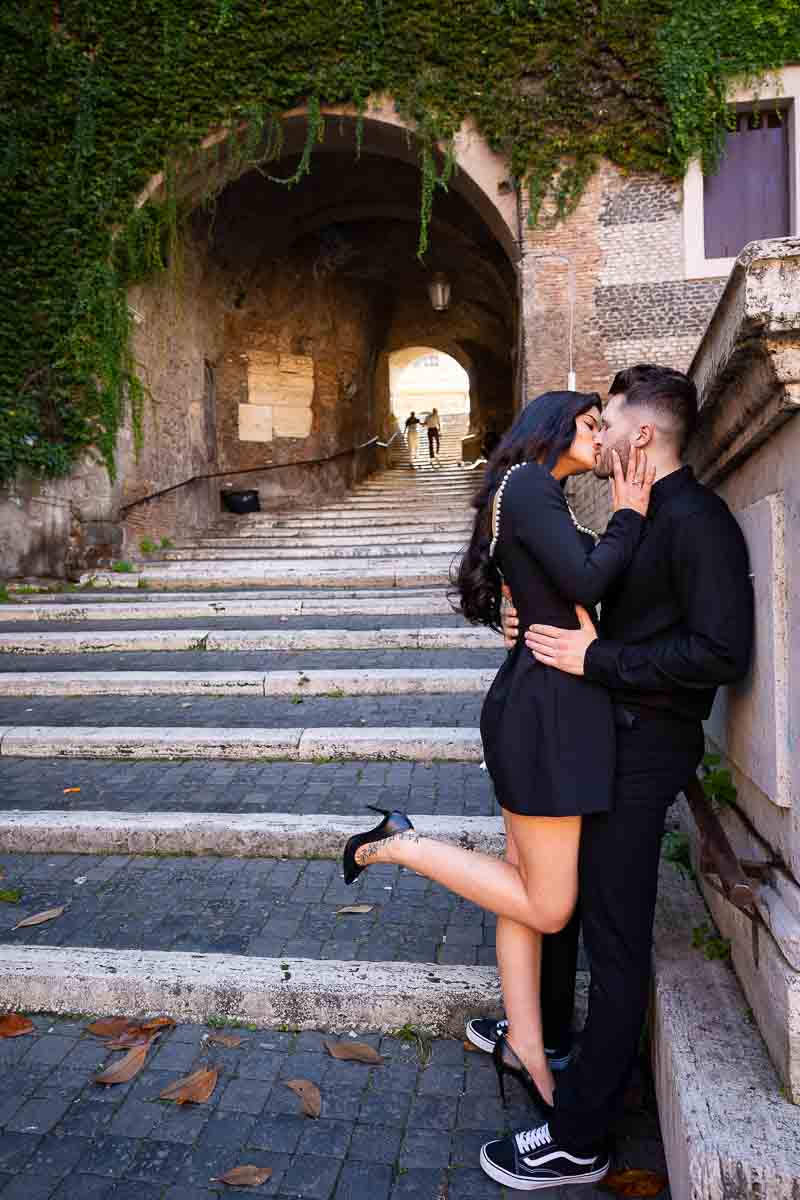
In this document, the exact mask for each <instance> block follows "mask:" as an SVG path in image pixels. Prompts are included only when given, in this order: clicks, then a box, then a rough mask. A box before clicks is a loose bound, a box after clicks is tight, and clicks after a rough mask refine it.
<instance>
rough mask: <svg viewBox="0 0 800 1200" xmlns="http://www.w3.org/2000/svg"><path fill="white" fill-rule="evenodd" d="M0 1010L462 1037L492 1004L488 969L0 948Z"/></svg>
mask: <svg viewBox="0 0 800 1200" xmlns="http://www.w3.org/2000/svg"><path fill="white" fill-rule="evenodd" d="M0 1007H2V1008H3V1009H18V1010H23V1011H26V1012H38V1011H47V1012H54V1013H68V1012H84V1011H86V1010H87V1008H89V1009H91V1012H92V1013H93V1014H95V1015H98V1016H118V1015H120V1014H124V1015H126V1016H132V1017H134V1016H135V1017H143V1016H150V1015H153V1014H155V1013H159V1014H160V1013H169V1014H170V1016H172V1017H174V1018H175V1019H176V1020H178V1021H207V1020H208V1019H209V1017H224V1018H225V1019H227V1020H230V1021H246V1022H248V1023H253V1024H255V1025H259V1026H266V1027H274V1026H277V1025H288V1026H290V1027H291V1028H292V1029H319V1030H323V1031H328V1030H342V1029H361V1030H363V1031H364V1032H385V1031H389V1030H394V1029H400V1028H402V1027H403V1026H404V1025H413V1026H414V1027H415V1028H417V1029H420V1030H423V1031H425V1032H427V1033H431V1034H437V1035H442V1034H454V1035H456V1036H463V1030H464V1022H465V1020H466V1019H467V1017H468V1016H475V1015H480V1014H485V1015H488V1014H490V1013H496V1012H498V1011H499V1010H500V1008H501V1000H500V986H499V982H498V979H497V973H496V971H495V970H494V968H491V967H475V966H466V967H459V966H440V965H438V964H436V963H393V962H387V963H382V962H377V963H367V962H346V961H341V962H340V961H336V960H333V959H331V960H322V961H317V960H315V959H288V960H286V959H283V960H280V959H277V958H255V957H249V956H248V957H244V956H238V955H233V954H191V953H177V952H164V951H158V950H148V951H145V950H97V949H91V948H82V947H79V948H75V949H68V948H64V947H53V946H41V947H40V946H27V945H21V946H4V947H3V954H2V958H1V959H0Z"/></svg>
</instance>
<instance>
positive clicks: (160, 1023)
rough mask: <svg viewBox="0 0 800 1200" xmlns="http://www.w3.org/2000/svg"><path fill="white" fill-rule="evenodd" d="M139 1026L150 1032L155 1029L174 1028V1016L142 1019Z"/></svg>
mask: <svg viewBox="0 0 800 1200" xmlns="http://www.w3.org/2000/svg"><path fill="white" fill-rule="evenodd" d="M139 1028H140V1029H144V1031H145V1032H146V1033H150V1031H151V1030H153V1029H174V1028H175V1022H174V1021H173V1019H172V1017H150V1019H149V1020H147V1021H140V1022H139Z"/></svg>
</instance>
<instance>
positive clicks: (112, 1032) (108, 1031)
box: [86, 1017, 139, 1038]
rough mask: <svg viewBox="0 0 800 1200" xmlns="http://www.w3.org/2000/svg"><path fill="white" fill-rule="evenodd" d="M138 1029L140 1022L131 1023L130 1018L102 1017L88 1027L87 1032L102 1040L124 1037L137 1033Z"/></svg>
mask: <svg viewBox="0 0 800 1200" xmlns="http://www.w3.org/2000/svg"><path fill="white" fill-rule="evenodd" d="M138 1028H139V1024H138V1022H137V1021H131V1019H130V1018H129V1017H101V1018H100V1020H99V1021H92V1023H91V1025H87V1026H86V1032H87V1033H93V1034H94V1036H95V1037H101V1038H107V1037H122V1036H123V1035H124V1034H126V1033H134V1032H136V1030H138Z"/></svg>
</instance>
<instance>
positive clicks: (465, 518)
mask: <svg viewBox="0 0 800 1200" xmlns="http://www.w3.org/2000/svg"><path fill="white" fill-rule="evenodd" d="M471 524H472V514H471V512H467V511H464V512H460V511H457V512H454V513H453V514H452V515H446V514H443V513H440V514H439V515H438V516H436V517H435V518H434V519H433V520H432V519H431V518H430V517H426V516H423V515H418V514H417V513H415V512H408V513H403V514H402V516H400V515H398V513H396V512H383V513H379V514H375V515H374V516H373V517H371V518H370V519H369V520H367V519H366V518H362V517H361V516H360V515H359V514H358V513H346V514H336V513H333V514H330V515H329V514H327V513H320V514H319V515H316V516H304V515H303V514H302V512H299V513H297V514H296V515H295V514H288V513H287V514H285V515H281V514H280V513H275V514H272V515H268V514H266V513H258V514H253V515H252V516H250V515H249V514H245V515H242V516H241V517H236V516H230V517H226V518H224V519H221V520H219V521H217V522H215V524H214V525H213V526H210V527H209V529H208V530H207V531H205V532H207V533H209V534H210V535H212V536H217V535H218V536H221V537H231V536H233V534H236V536H237V537H250V536H251V535H252V534H258V533H260V532H293V531H296V530H299V529H306V530H311V531H312V532H317V531H319V532H320V534H323V533H324V534H325V535H326V536H327V535H331V536H334V537H335V536H337V535H339V534H342V533H346V532H347V531H348V530H353V531H354V532H360V531H361V530H366V531H369V530H370V529H372V528H373V527H380V528H381V529H386V530H387V531H389V532H394V531H397V532H400V533H406V534H409V535H411V534H413V533H415V532H420V531H424V530H430V531H431V532H437V533H447V532H450V531H451V530H452V531H457V532H459V533H460V532H461V531H462V530H464V529H469V528H470V527H471Z"/></svg>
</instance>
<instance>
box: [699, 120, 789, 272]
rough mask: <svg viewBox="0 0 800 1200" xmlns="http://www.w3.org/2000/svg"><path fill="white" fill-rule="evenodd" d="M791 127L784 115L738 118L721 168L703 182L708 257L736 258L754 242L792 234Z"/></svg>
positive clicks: (729, 133)
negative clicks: (790, 197) (790, 195)
mask: <svg viewBox="0 0 800 1200" xmlns="http://www.w3.org/2000/svg"><path fill="white" fill-rule="evenodd" d="M787 126H788V113H786V112H776V111H774V110H773V111H770V112H760V113H757V112H743V113H739V114H738V115H737V118H736V128H735V129H730V130H728V133H727V136H726V139H725V151H724V154H723V157H722V161H721V163H720V166H719V170H718V171H717V172H716V173H715V174H714V175H707V176H706V177H705V179H704V181H703V232H704V236H705V256H706V258H735V257H736V255H737V254H738V253H739V251H740V250H741V249H742V248H743V247H744V246H746V245H747V243H748V242H752V241H754V240H755V239H756V238H767V237H787V236H788V234H789V233H790V232H791V226H790V219H789V138H788V128H787Z"/></svg>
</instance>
